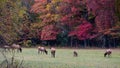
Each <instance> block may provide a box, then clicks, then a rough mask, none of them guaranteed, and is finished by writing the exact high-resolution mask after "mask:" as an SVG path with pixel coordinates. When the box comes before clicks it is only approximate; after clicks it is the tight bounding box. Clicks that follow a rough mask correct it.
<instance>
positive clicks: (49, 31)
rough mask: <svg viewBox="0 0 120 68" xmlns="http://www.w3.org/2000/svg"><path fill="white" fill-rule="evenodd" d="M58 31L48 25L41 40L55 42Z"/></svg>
mask: <svg viewBox="0 0 120 68" xmlns="http://www.w3.org/2000/svg"><path fill="white" fill-rule="evenodd" d="M57 34H58V31H57V30H56V28H55V27H54V25H47V26H45V27H44V28H43V29H42V31H41V40H55V39H56V36H57Z"/></svg>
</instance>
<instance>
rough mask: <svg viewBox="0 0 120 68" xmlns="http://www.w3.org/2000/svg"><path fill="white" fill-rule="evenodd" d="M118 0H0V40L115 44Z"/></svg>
mask: <svg viewBox="0 0 120 68" xmlns="http://www.w3.org/2000/svg"><path fill="white" fill-rule="evenodd" d="M119 3H120V1H119V0H106V1H103V0H99V1H98V0H92V1H91V0H76V1H74V0H1V1H0V44H1V45H6V44H8V45H10V44H12V43H18V44H21V45H23V46H28V47H30V46H36V45H37V44H42V45H46V46H61V47H101V48H105V47H118V46H120V42H119V41H120V19H119V18H120V9H119Z"/></svg>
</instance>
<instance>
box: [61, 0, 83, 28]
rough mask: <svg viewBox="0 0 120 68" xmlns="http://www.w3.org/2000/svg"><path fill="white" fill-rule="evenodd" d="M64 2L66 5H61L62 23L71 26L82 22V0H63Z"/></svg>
mask: <svg viewBox="0 0 120 68" xmlns="http://www.w3.org/2000/svg"><path fill="white" fill-rule="evenodd" d="M62 4H64V5H60V13H61V15H62V16H61V20H60V21H61V23H64V24H67V25H69V26H70V27H72V26H74V25H76V24H78V23H80V21H81V19H80V18H81V17H80V16H81V13H80V11H82V9H81V7H80V6H81V5H83V2H82V1H80V0H76V1H74V0H63V2H62Z"/></svg>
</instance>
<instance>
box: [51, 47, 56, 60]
mask: <svg viewBox="0 0 120 68" xmlns="http://www.w3.org/2000/svg"><path fill="white" fill-rule="evenodd" d="M55 52H56V49H55V48H54V47H51V57H54V58H55Z"/></svg>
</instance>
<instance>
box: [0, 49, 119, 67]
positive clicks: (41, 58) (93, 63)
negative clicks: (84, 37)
mask: <svg viewBox="0 0 120 68" xmlns="http://www.w3.org/2000/svg"><path fill="white" fill-rule="evenodd" d="M47 50H48V55H46V54H38V53H37V49H36V48H23V52H22V53H17V52H16V53H15V58H16V59H17V60H19V61H22V60H23V65H24V66H25V67H26V68H120V50H119V49H112V55H111V57H104V56H103V54H104V52H105V49H77V52H78V57H73V50H74V49H62V48H59V49H57V50H56V57H55V58H52V57H51V54H50V49H47ZM6 55H7V57H8V58H9V57H11V55H12V53H9V52H6ZM3 59H4V57H3V56H2V55H1V54H0V61H2V60H3Z"/></svg>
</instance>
